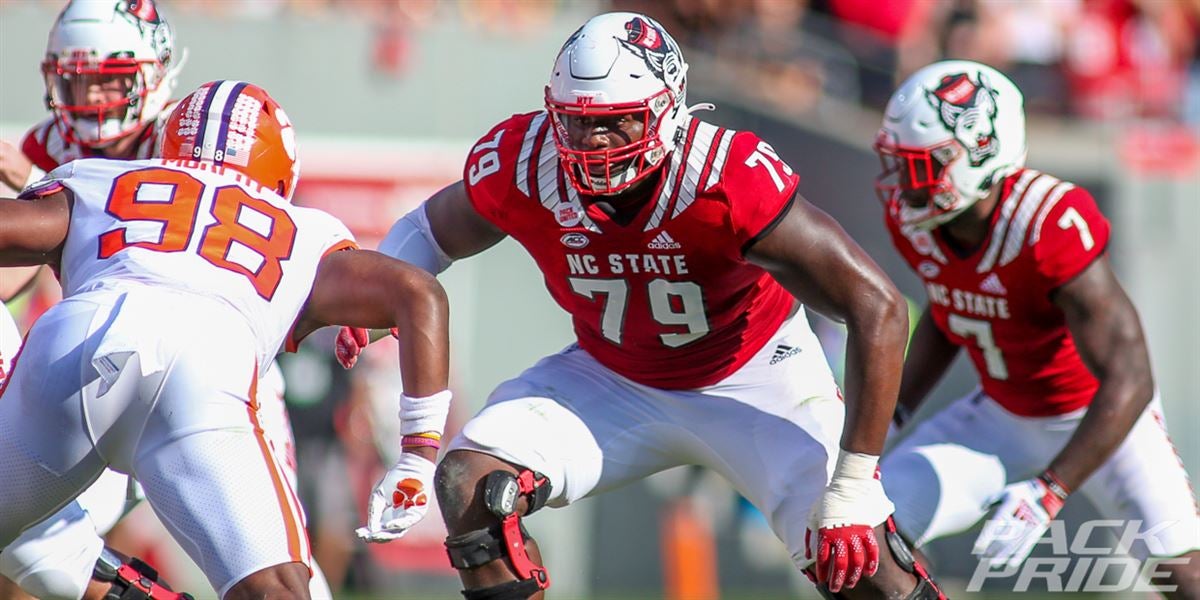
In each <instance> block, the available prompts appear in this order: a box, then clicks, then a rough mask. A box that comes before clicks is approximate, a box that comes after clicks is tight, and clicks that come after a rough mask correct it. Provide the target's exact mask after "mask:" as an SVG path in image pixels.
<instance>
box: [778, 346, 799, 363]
mask: <svg viewBox="0 0 1200 600" xmlns="http://www.w3.org/2000/svg"><path fill="white" fill-rule="evenodd" d="M796 354H800V348H797V347H795V346H789V345H787V344H780V345H778V346H775V354H774V355H773V356H771V364H775V363H778V362H780V361H782V360H783V359H785V358H787V357H789V356H794V355H796Z"/></svg>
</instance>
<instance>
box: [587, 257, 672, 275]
mask: <svg viewBox="0 0 1200 600" xmlns="http://www.w3.org/2000/svg"><path fill="white" fill-rule="evenodd" d="M566 256H567V269H568V270H569V271H570V272H571V274H572V275H623V274H625V273H627V272H628V273H633V274H637V273H654V274H656V275H686V274H687V272H688V267H687V260H686V258H685V257H684V255H682V254H633V253H630V254H609V255H608V256H607V257H606V258H600V257H597V256H595V255H592V254H567V255H566Z"/></svg>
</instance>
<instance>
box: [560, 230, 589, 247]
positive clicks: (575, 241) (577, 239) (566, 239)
mask: <svg viewBox="0 0 1200 600" xmlns="http://www.w3.org/2000/svg"><path fill="white" fill-rule="evenodd" d="M558 240H559V241H560V242H562V244H563V245H564V246H566V247H568V248H573V249H575V250H578V249H580V248H583V247H584V246H587V245H588V242H590V241H591V240H589V239H588V237H587V236H586V235H583V234H582V233H567V234H564V235H563V236H562V237H560V238H558Z"/></svg>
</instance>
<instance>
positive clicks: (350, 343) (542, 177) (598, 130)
mask: <svg viewBox="0 0 1200 600" xmlns="http://www.w3.org/2000/svg"><path fill="white" fill-rule="evenodd" d="M686 73H687V65H686V64H685V63H684V61H683V57H682V55H681V53H680V51H679V48H678V46H677V45H676V43H675V41H674V40H673V39H672V38H671V37H670V36H669V35H668V34H667V32H666V31H664V30H663V28H662V27H661V26H660V25H659V24H658V23H656V22H654V21H653V20H651V19H649V18H647V17H645V16H642V15H639V14H633V13H610V14H604V15H600V16H597V17H595V18H592V19H591V20H589V21H588V22H587V23H586V24H584V25H583V27H582V28H580V29H579V30H578V31H576V32H575V33H574V34H573V35H572V36H571V37H570V39H568V40H567V42H566V44H565V45H564V46H563V47H562V49H561V50H560V53H559V55H558V57H557V60H556V62H555V64H554V68H553V71H552V75H551V78H550V83H549V85H548V86H547V88H546V91H545V103H546V104H545V106H546V108H545V110H541V111H537V112H533V113H528V114H523V115H516V116H513V117H511V118H509V119H507V120H505V121H503V122H502V123H500V124H499V125H497V126H496V127H494V128H493V129H492V130H491V131H490V132H488V133H487V134H486V135H484V136H483V138H482V139H481V140H480V141H479V142H478V143H477V144H476V145H475V146H474V148H473V149H472V150H471V151H470V154H469V156H468V158H467V161H466V165H465V168H464V174H463V180H462V181H460V182H457V183H454V184H452V185H450V186H448V187H446V188H445V189H443V190H441V191H440V192H438V193H437V194H436V195H434V196H433V197H432V198H430V199H429V200H428V201H427V202H426V203H425V204H424V205H423V206H421V207H420V208H418V209H417V210H415V211H413V212H412V213H410V214H408V215H407V216H405V217H404V218H402V219H401V220H400V221H398V222H397V223H396V224H395V225H394V226H393V228H392V230H391V232H390V233H389V235H388V237H387V239H386V240H385V241H384V242H383V243H382V244H381V248H380V249H381V251H383V252H384V253H386V254H390V255H392V256H396V257H400V258H403V259H404V260H407V261H409V262H413V263H416V264H419V265H422V266H423V267H424V268H426V269H427V270H429V271H431V272H434V273H437V272H440V271H442V270H443V269H445V268H446V267H447V266H448V265H449V264H450V263H451V262H452V261H453V260H456V259H461V258H466V257H468V256H472V255H474V254H477V253H479V252H482V251H484V250H487V249H488V248H490V247H492V246H494V245H495V244H497V243H498V242H500V241H501V240H502V239H504V238H505V237H506V236H511V237H513V238H514V239H515V240H516V241H517V242H519V243H520V244H521V245H522V246H523V247H524V248H525V249H526V251H527V252H529V254H530V255H531V256H532V258H533V259H534V261H535V262H536V263H537V265H538V267H539V268H540V269H541V271H542V273H543V275H544V278H545V282H546V286H547V288H548V289H549V291H550V294H551V295H552V296H553V297H554V299H555V300H556V301H557V302H558V304H559V305H560V306H561V307H562V308H563V309H564V310H566V311H567V312H568V313H570V315H571V317H572V320H573V324H574V328H575V332H576V336H577V343H575V344H572V345H570V346H568V347H567V348H566V349H564V350H563V351H562V352H560V353H558V354H554V355H551V356H548V357H546V358H544V359H542V360H541V361H540V362H538V363H537V364H536V365H534V366H533V367H531V368H529V369H528V370H526V371H525V372H524V373H522V374H521V375H519V376H518V377H517V378H515V379H513V380H510V381H508V382H505V383H502V384H501V385H500V386H499V387H498V388H497V389H496V390H495V391H494V392H493V393H492V395H491V397H490V398H489V400H488V403H487V406H486V407H485V408H484V409H483V410H482V411H481V412H480V413H479V414H478V415H476V416H475V417H474V418H473V419H471V421H470V422H468V423H467V424H466V425H465V427H464V428H463V430H462V433H461V434H460V435H459V436H458V437H457V438H456V439H454V440H453V441H452V442H451V443H450V444H449V450H450V452H449V453H448V454H447V455H446V456H445V458H444V459H443V461H442V463H441V465H440V467H439V468H438V470H437V476H436V478H434V477H433V473H434V469H433V465H432V464H429V465H423V466H421V465H410V466H409V467H407V468H400V469H393V471H391V472H389V473H388V474H387V475H385V477H384V479H383V480H382V481H381V482H380V484H379V486H378V487H377V488H376V489H375V491H374V493H373V495H372V502H371V506H370V510H369V511H368V514H369V519H368V524H367V526H366V527H364V528H362V529H360V531H359V534H360V536H362V537H363V538H364V539H366V540H368V541H386V540H388V539H394V538H396V537H399V536H400V535H403V533H404V531H405V530H406V528H407V527H409V526H411V525H412V524H413V523H414V522H415V521H416V520H417V519H419V518H420V517H421V515H422V514H423V512H424V510H425V505H424V503H423V502H421V501H419V500H414V498H419V497H420V496H419V492H420V490H421V489H423V488H429V487H430V486H433V487H435V488H436V491H437V494H438V498H439V500H440V501H441V507H442V513H443V515H442V516H443V518H444V519H445V522H446V525H447V528H448V530H449V533H450V537H449V538H447V540H446V546H447V549H448V554H449V556H450V559H451V562H452V564H453V566H454V567H455V568H457V569H459V572H460V575H461V577H462V581H463V583H464V586H465V587H466V588H467V589H466V591H465V592H464V595H465V596H466V598H468V600H482V599H485V598H487V599H516V598H530V597H534V598H541V597H542V595H543V590H544V589H545V588H547V587H548V586H549V584H550V578H549V575H548V573H547V570H546V568H545V567H544V566H543V563H542V560H541V556H540V555H539V552H538V549H537V545H536V544H535V543H534V542H533V540H531V539H530V538H529V537H528V535H527V534H526V532H525V531H524V528H523V527H522V525H521V518H522V517H524V516H526V515H528V514H530V513H532V512H534V511H536V510H538V509H540V508H541V507H543V506H546V505H549V506H552V507H562V506H565V505H567V504H570V503H572V502H574V501H576V500H579V499H581V498H584V497H588V496H592V495H596V494H600V493H602V492H604V491H607V490H610V489H613V488H615V487H618V486H621V485H624V484H627V483H629V482H631V481H635V480H638V479H641V478H644V477H646V476H649V475H651V474H653V473H656V472H658V471H662V470H665V469H669V468H671V467H675V466H679V465H684V464H698V465H703V466H707V467H709V468H711V469H714V470H716V471H717V472H719V473H720V474H722V475H723V476H725V477H726V478H727V479H728V480H729V481H730V482H731V483H732V484H733V485H734V486H735V487H736V488H737V489H738V491H739V492H741V493H742V494H743V495H744V496H745V497H747V498H748V499H750V501H752V502H753V503H754V504H755V505H756V506H757V507H758V508H759V509H761V510H762V512H763V514H764V515H766V517H767V518H768V520H769V521H770V523H771V526H772V528H773V529H774V531H775V533H776V534H777V535H778V536H779V538H780V539H781V540H783V541H784V543H785V544H786V546H787V549H788V551H789V552H790V553H791V555H792V558H793V560H794V561H795V563H796V564H797V566H799V567H800V568H804V569H809V570H810V572H811V574H812V577H813V578H814V581H816V582H818V587H819V589H821V590H822V591H823V592H824V593H826V594H828V595H830V596H831V597H840V596H844V597H881V596H883V595H885V594H886V595H887V596H888V597H898V598H936V597H938V596H939V592H938V591H937V588H936V586H935V585H934V584H933V582H932V581H930V580H929V578H928V576H927V575H926V574H925V573H924V571H922V570H920V569H919V567H917V568H914V567H913V566H912V563H911V562H903V563H902V562H898V559H897V558H896V554H900V555H903V556H907V555H908V550H907V548H901V547H899V546H894V545H892V544H901V543H902V542H901V541H900V538H899V536H898V535H895V534H894V528H891V529H890V530H891V531H892V532H893V533H888V531H889V528H890V523H891V522H890V518H889V515H890V514H891V512H892V506H891V502H890V501H889V500H888V499H887V497H886V495H885V494H884V493H883V488H882V486H881V484H880V483H879V480H878V479H877V478H876V476H875V474H876V463H877V457H878V454H879V452H880V451H881V449H882V444H883V440H884V437H885V434H886V431H885V430H886V428H887V425H888V423H887V420H888V418H889V415H890V412H891V411H892V407H893V399H894V397H895V394H896V392H897V386H898V384H899V381H898V377H899V369H900V365H901V362H902V358H901V357H902V354H903V347H904V341H905V336H906V333H907V331H906V323H907V318H906V307H905V303H904V301H903V299H902V297H901V296H900V295H899V293H898V292H897V290H896V289H895V288H894V287H893V285H892V284H891V282H890V281H889V280H888V278H887V277H886V276H885V275H884V274H883V273H882V272H881V271H880V270H879V268H878V267H877V266H876V265H875V263H874V262H873V261H872V260H871V259H870V258H869V257H868V256H867V254H866V253H865V252H864V251H863V250H862V249H861V248H859V246H857V245H856V244H855V243H854V242H853V241H852V240H851V239H850V238H849V237H848V236H847V235H846V234H845V233H844V232H843V231H842V229H841V228H840V227H839V226H838V225H837V223H836V222H834V221H833V220H832V219H830V218H829V217H828V216H827V215H826V214H824V213H823V212H821V211H820V210H818V209H816V208H814V207H813V206H812V205H811V204H809V203H808V202H806V201H805V200H804V199H802V198H800V197H799V195H798V194H797V185H798V182H799V177H798V176H797V175H796V174H795V173H794V172H793V171H792V169H791V168H790V167H789V166H788V165H787V164H786V163H785V162H783V161H782V160H780V158H779V157H778V156H777V155H776V153H775V151H774V150H773V149H772V148H771V146H770V145H769V144H768V143H767V142H765V141H763V140H762V139H760V138H759V137H758V136H756V135H754V134H753V133H750V132H735V131H731V130H728V129H725V128H722V127H718V126H716V125H712V124H709V123H706V122H703V121H701V120H699V119H696V118H694V117H692V116H691V114H690V113H691V112H692V110H691V109H689V108H688V107H687V105H686V104H685V90H686ZM802 303H803V304H808V305H809V306H811V307H813V308H814V309H815V310H818V311H820V312H823V313H824V314H827V315H830V316H832V317H834V318H837V319H840V320H843V321H845V322H846V324H847V326H848V328H849V350H848V359H847V364H848V369H847V372H848V374H847V384H846V390H845V401H844V402H843V400H842V395H841V393H840V392H839V390H838V388H837V385H836V383H835V382H834V379H833V376H832V374H831V372H830V369H829V366H828V365H827V363H826V362H825V359H824V355H823V353H822V352H821V349H820V347H819V345H818V342H817V339H816V337H815V336H814V335H813V333H812V331H811V330H810V328H809V326H808V323H807V321H806V319H805V317H804V316H803V314H802V312H801V304H802ZM357 335H358V334H356V333H355V332H353V331H350V330H343V331H342V334H341V336H340V337H339V353H340V355H341V356H340V358H341V359H342V360H343V361H344V364H347V365H349V364H352V363H353V360H354V357H355V355H356V353H357V351H358V350H359V348H360V347H361V345H363V344H364V343H365V341H364V340H363V339H361V338H358V337H357ZM401 406H402V412H405V413H407V414H418V413H421V414H424V413H426V412H429V413H432V412H434V411H444V410H446V406H445V404H444V403H438V402H435V401H433V400H429V399H413V398H402V401H401ZM884 413H888V414H887V415H885V414H884ZM415 427H416V426H415V425H414V426H409V425H408V424H407V423H405V422H404V421H403V419H402V422H401V433H402V434H405V433H408V432H409V430H410V429H411V430H412V431H416V429H415ZM437 443H438V442H437V440H432V439H424V440H422V439H414V438H413V437H412V436H406V437H405V438H404V439H403V440H402V445H407V444H424V445H429V444H437ZM414 492H416V495H414ZM806 538H807V539H810V540H811V543H809V542H808V541H806ZM884 540H887V542H886V543H885V542H884ZM893 550H898V551H899V552H895V553H894V552H893ZM814 563H815V564H814ZM914 573H915V574H914Z"/></svg>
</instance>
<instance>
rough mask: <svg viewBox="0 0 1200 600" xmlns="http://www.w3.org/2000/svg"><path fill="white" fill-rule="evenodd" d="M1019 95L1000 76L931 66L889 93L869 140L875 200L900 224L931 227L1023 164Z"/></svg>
mask: <svg viewBox="0 0 1200 600" xmlns="http://www.w3.org/2000/svg"><path fill="white" fill-rule="evenodd" d="M1025 150H1026V148H1025V100H1024V97H1023V96H1022V95H1021V90H1019V89H1017V86H1016V84H1014V83H1013V82H1012V81H1011V80H1010V79H1009V78H1008V77H1005V76H1004V74H1003V73H1001V72H999V71H997V70H996V69H993V68H991V67H989V66H987V65H984V64H980V63H977V62H972V61H967V60H947V61H942V62H937V63H933V64H931V65H929V66H927V67H924V68H922V69H921V70H919V71H917V72H916V73H914V74H912V75H911V76H910V77H909V78H908V79H906V80H905V81H904V83H902V84H901V85H900V88H899V89H897V90H896V92H895V93H894V94H892V98H891V100H889V101H888V105H887V109H886V111H885V113H884V117H883V127H882V128H881V129H880V130H879V133H878V135H877V136H876V139H875V151H876V152H877V153H878V154H879V157H880V160H881V161H883V173H882V174H881V175H880V176H879V178H878V179H877V180H876V186H875V187H876V189H877V190H878V191H879V193H880V198H881V199H882V200H883V201H884V202H885V203H886V204H887V206H888V210H889V211H891V212H892V214H893V215H895V216H896V218H897V219H898V220H899V221H900V223H902V224H904V225H913V226H916V227H922V228H933V227H936V226H938V225H941V224H942V223H946V222H948V221H950V220H951V219H953V218H954V217H956V216H958V214H960V213H961V212H962V211H964V210H966V209H967V208H968V207H970V206H971V205H973V204H975V203H976V202H978V201H979V200H982V199H983V198H986V197H987V195H988V194H989V193H990V192H991V189H992V186H994V185H995V184H996V183H999V182H1000V181H1002V180H1003V179H1004V178H1005V177H1007V176H1008V175H1010V174H1012V173H1013V172H1015V171H1017V170H1019V169H1021V168H1022V167H1024V166H1025Z"/></svg>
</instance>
